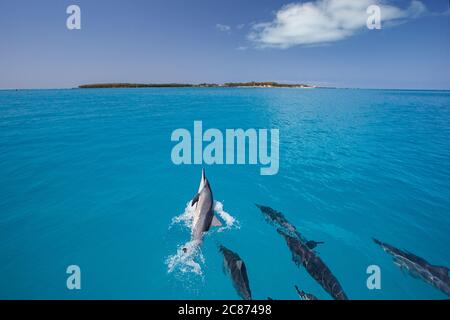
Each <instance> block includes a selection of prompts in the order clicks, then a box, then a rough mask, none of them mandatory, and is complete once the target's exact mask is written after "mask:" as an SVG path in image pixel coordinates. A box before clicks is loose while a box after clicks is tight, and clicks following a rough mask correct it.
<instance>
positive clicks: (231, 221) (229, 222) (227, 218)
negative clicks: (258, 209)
mask: <svg viewBox="0 0 450 320" xmlns="http://www.w3.org/2000/svg"><path fill="white" fill-rule="evenodd" d="M214 211H215V212H216V213H217V214H218V215H219V216H220V218H221V219H222V220H223V221H224V222H225V225H224V226H222V227H220V228H219V229H218V230H217V232H222V231H224V230H228V229H231V228H232V227H235V228H237V229H239V228H240V225H239V222H238V221H237V220H236V218H234V217H233V216H232V215H231V214H229V213H228V212H226V211H225V210H223V203H222V202H220V201H215V202H214Z"/></svg>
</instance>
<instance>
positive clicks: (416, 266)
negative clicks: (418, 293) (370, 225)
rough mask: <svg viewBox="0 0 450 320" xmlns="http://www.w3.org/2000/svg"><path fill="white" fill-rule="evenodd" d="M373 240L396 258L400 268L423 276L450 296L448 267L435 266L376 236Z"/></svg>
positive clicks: (420, 276)
mask: <svg viewBox="0 0 450 320" xmlns="http://www.w3.org/2000/svg"><path fill="white" fill-rule="evenodd" d="M373 241H374V242H375V243H376V244H378V245H379V246H380V247H381V248H382V249H383V250H384V251H386V252H387V253H389V254H390V255H391V256H392V257H393V258H394V263H395V264H396V265H398V266H399V267H400V268H402V269H405V270H406V271H408V272H409V273H410V274H411V275H412V276H413V277H419V278H421V279H422V280H424V281H425V282H428V283H429V284H431V285H432V286H434V287H436V288H437V289H439V290H441V291H442V292H443V293H445V294H446V295H448V296H450V278H449V277H448V268H447V267H441V266H434V265H432V264H430V263H429V262H428V261H426V260H425V259H423V258H421V257H418V256H416V255H414V254H412V253H410V252H408V251H403V250H400V249H397V248H395V247H393V246H391V245H389V244H387V243H384V242H381V241H379V240H377V239H375V238H373Z"/></svg>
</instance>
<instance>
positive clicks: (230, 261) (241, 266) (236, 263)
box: [219, 245, 252, 300]
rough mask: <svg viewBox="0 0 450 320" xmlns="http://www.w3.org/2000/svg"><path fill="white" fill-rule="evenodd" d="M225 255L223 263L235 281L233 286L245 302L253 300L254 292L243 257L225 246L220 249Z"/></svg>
mask: <svg viewBox="0 0 450 320" xmlns="http://www.w3.org/2000/svg"><path fill="white" fill-rule="evenodd" d="M219 250H220V252H222V254H223V263H224V267H225V270H226V271H227V273H228V274H229V275H230V277H231V280H232V281H233V286H234V288H235V289H236V291H237V293H238V295H239V296H240V297H241V298H242V299H244V300H252V292H251V290H250V285H249V283H248V276H247V268H246V267H245V263H244V261H242V259H241V257H239V255H238V254H237V253H235V252H233V251H231V250H230V249H227V248H225V247H224V246H222V245H221V246H220V247H219Z"/></svg>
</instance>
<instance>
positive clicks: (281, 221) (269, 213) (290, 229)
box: [256, 204, 323, 249]
mask: <svg viewBox="0 0 450 320" xmlns="http://www.w3.org/2000/svg"><path fill="white" fill-rule="evenodd" d="M256 206H257V207H258V208H259V209H260V210H261V212H262V213H263V214H264V216H265V217H266V219H267V220H268V221H269V222H271V223H275V224H277V225H278V226H279V227H280V228H281V229H282V230H284V231H286V232H287V233H290V234H292V235H295V236H296V237H297V238H298V239H299V240H300V241H302V242H303V243H304V244H306V246H307V247H308V248H309V249H314V248H315V247H317V245H318V244H322V243H323V242H318V241H314V240H309V241H308V240H307V239H306V238H305V237H303V236H302V235H301V234H300V232H298V231H297V228H295V226H294V225H293V224H291V223H290V222H289V221H288V220H287V219H286V218H285V217H284V215H283V214H282V213H281V212H279V211H276V210H274V209H272V208H271V207H267V206H263V205H260V204H256Z"/></svg>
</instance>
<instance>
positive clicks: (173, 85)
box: [78, 81, 315, 89]
mask: <svg viewBox="0 0 450 320" xmlns="http://www.w3.org/2000/svg"><path fill="white" fill-rule="evenodd" d="M216 87H217V88H242V87H250V88H315V87H314V86H310V85H307V84H286V83H278V82H255V81H252V82H227V83H224V84H216V83H200V84H188V83H148V84H145V83H97V84H84V85H80V86H78V88H80V89H100V88H216Z"/></svg>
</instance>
